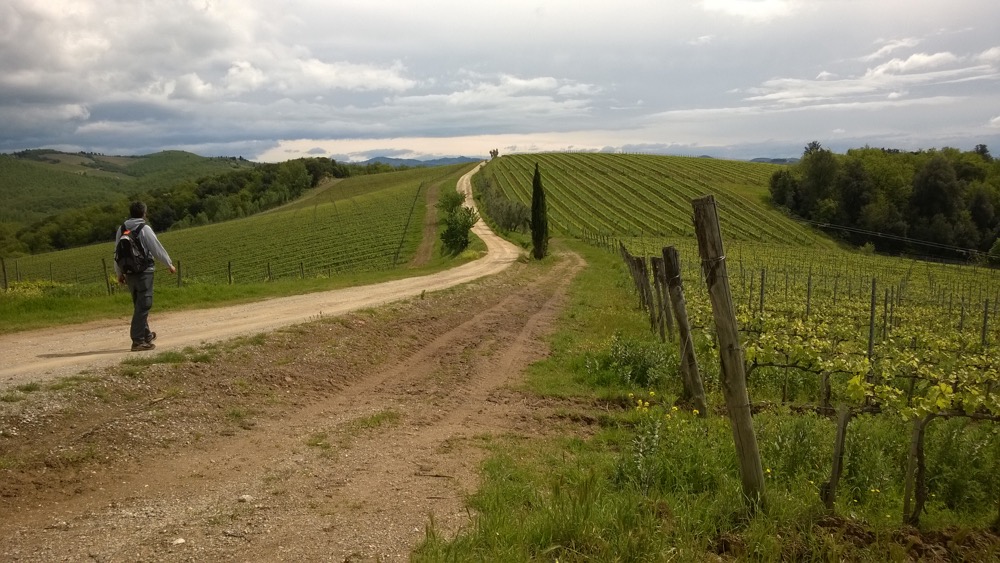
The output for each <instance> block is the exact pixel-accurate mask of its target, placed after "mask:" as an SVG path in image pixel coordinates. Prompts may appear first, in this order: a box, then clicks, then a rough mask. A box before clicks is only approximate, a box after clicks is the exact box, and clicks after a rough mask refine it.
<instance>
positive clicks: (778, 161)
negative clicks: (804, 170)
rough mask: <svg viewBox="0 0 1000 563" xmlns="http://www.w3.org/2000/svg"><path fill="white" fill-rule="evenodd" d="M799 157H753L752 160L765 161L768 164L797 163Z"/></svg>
mask: <svg viewBox="0 0 1000 563" xmlns="http://www.w3.org/2000/svg"><path fill="white" fill-rule="evenodd" d="M798 161H799V159H798V157H793V158H753V159H750V162H764V163H767V164H795V163H796V162H798Z"/></svg>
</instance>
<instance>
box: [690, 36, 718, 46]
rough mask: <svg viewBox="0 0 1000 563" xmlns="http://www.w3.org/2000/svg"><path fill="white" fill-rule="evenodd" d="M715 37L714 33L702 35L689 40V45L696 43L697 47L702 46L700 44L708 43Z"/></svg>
mask: <svg viewBox="0 0 1000 563" xmlns="http://www.w3.org/2000/svg"><path fill="white" fill-rule="evenodd" d="M714 39H715V36H714V35H702V36H700V37H696V38H694V39H692V40H690V41H688V45H694V46H696V47H697V46H700V45H708V44H709V43H711V42H712V41H713V40H714Z"/></svg>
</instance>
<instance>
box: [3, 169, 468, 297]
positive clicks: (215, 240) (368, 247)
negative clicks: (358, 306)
mask: <svg viewBox="0 0 1000 563" xmlns="http://www.w3.org/2000/svg"><path fill="white" fill-rule="evenodd" d="M469 168H470V166H469V165H453V166H441V167H434V168H415V169H411V170H405V171H400V172H392V173H385V174H378V175H374V176H356V177H351V178H348V179H345V180H340V181H328V182H327V183H324V184H322V185H321V186H320V187H318V188H316V189H314V190H312V191H311V192H309V193H307V194H306V195H305V196H304V197H302V198H301V199H299V200H298V201H296V202H293V203H292V204H289V205H286V206H283V207H282V208H279V209H274V210H272V211H270V212H266V213H260V214H257V215H254V216H251V217H247V218H244V219H237V220H233V221H227V222H224V223H218V224H213V225H206V226H202V227H193V228H188V229H180V230H176V231H169V232H166V233H157V235H158V237H159V238H160V241H161V242H162V243H163V245H164V246H165V247H166V249H167V251H168V252H169V253H170V255H171V258H173V259H174V260H175V261H179V262H180V263H181V267H182V274H183V277H184V279H186V280H189V281H192V282H196V281H203V282H207V283H222V284H225V283H228V280H229V275H230V272H231V275H232V278H233V280H234V282H236V283H240V282H254V281H258V282H259V281H264V280H265V279H278V278H288V277H296V276H302V275H305V276H308V277H315V276H318V275H333V274H336V273H342V272H360V271H371V270H387V269H392V268H395V267H400V266H402V265H405V264H406V263H407V262H408V261H409V259H410V258H411V257H412V256H413V254H414V253H415V252H416V249H417V246H418V245H419V244H420V240H421V234H422V228H423V220H424V215H425V213H426V205H425V197H424V196H425V195H426V192H427V189H428V188H429V186H431V185H432V184H439V185H440V186H450V187H451V188H452V189H454V186H455V184H456V183H457V181H458V178H459V176H460V175H461V174H462V173H464V172H466V171H468V170H469ZM112 246H113V245H112V244H111V241H110V240H109V241H108V242H107V243H106V244H97V245H91V246H86V247H82V248H74V249H69V250H63V251H58V252H49V253H44V254H37V255H33V256H25V257H21V258H18V259H16V260H8V261H7V262H6V270H7V278H8V281H9V282H13V281H15V280H18V279H20V280H43V281H44V280H48V281H52V282H59V283H68V284H85V283H89V284H98V285H101V286H103V285H104V283H105V281H104V280H105V267H106V268H107V270H108V271H109V272H111V268H112V265H111V259H112V252H113V248H112ZM102 261H103V262H102ZM157 272H158V273H157V276H169V275H170V274H169V273H167V272H166V270H165V269H163V268H160V269H158V270H157Z"/></svg>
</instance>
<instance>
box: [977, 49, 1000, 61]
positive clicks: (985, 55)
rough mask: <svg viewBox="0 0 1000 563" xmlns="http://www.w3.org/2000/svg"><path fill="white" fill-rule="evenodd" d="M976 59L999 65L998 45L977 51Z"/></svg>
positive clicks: (999, 50) (999, 52)
mask: <svg viewBox="0 0 1000 563" xmlns="http://www.w3.org/2000/svg"><path fill="white" fill-rule="evenodd" d="M976 60H978V61H980V62H984V63H987V64H991V65H1000V47H991V48H989V49H987V50H985V51H983V52H982V53H979V55H978V56H977V57H976Z"/></svg>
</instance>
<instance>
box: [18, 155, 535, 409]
mask: <svg viewBox="0 0 1000 563" xmlns="http://www.w3.org/2000/svg"><path fill="white" fill-rule="evenodd" d="M481 166H482V164H480V166H479V167H476V168H475V169H473V170H472V171H470V172H469V173H468V174H465V175H464V176H462V177H461V178H460V179H459V181H458V190H459V191H461V192H464V193H465V194H466V205H469V206H473V207H474V206H475V204H474V203H473V201H472V182H471V178H472V175H473V174H475V172H476V171H477V170H479V168H480V167H481ZM472 231H473V232H474V233H475V234H476V235H477V236H479V238H481V239H482V240H483V241H484V242H485V243H486V247H487V254H486V255H485V256H484V257H482V258H480V259H478V260H475V261H474V262H469V263H466V264H463V265H461V266H458V267H456V268H452V269H450V270H446V271H443V272H438V273H435V274H429V275H425V276H417V277H412V278H406V279H401V280H394V281H389V282H384V283H378V284H374V285H366V286H358V287H349V288H343V289H337V290H332V291H324V292H317V293H309V294H305V295H294V296H290V297H279V298H272V299H265V300H263V301H258V302H254V303H246V304H242V305H233V306H227V307H216V308H212V309H200V310H194V311H175V312H166V313H157V312H156V311H155V310H154V311H153V315H152V324H153V326H154V328H155V329H156V331H157V333H158V335H159V338H158V339H157V341H156V345H157V351H169V350H180V349H183V348H185V347H188V346H198V345H201V344H204V343H210V342H217V341H220V340H227V339H230V338H233V337H237V336H243V335H248V334H257V333H260V332H266V331H270V330H274V329H277V328H280V327H284V326H289V325H293V324H299V323H302V322H306V321H309V320H311V319H316V318H318V317H320V316H336V315H341V314H344V313H347V312H350V311H355V310H358V309H365V308H369V307H375V306H378V305H382V304H384V303H388V302H391V301H397V300H400V299H406V298H409V297H413V296H416V295H420V293H421V292H424V291H428V292H430V291H438V290H441V289H445V288H449V287H452V286H455V285H459V284H462V283H466V282H469V281H472V280H475V279H478V278H481V277H483V276H488V275H491V274H495V273H498V272H500V271H502V270H504V269H505V268H507V267H508V266H509V265H510V264H512V263H513V262H514V261H515V260H517V257H518V255H519V254H520V249H518V247H517V246H514V245H513V244H511V243H509V242H507V241H505V240H504V239H502V238H500V237H499V236H497V235H496V234H494V233H493V231H491V230H490V228H489V227H488V226H487V225H486V224H485V223H484V222H483V221H482V220H480V221H479V222H477V223H476V225H475V226H473V228H472ZM129 342H130V341H129V336H128V320H127V318H125V319H116V320H103V321H95V322H92V323H85V324H78V325H70V326H62V327H56V328H51V329H44V330H35V331H28V332H20V333H15V334H9V335H3V336H0V354H2V357H3V362H2V365H0V390H2V389H4V388H8V387H12V386H16V385H20V384H24V383H29V382H34V381H44V380H48V379H54V378H57V377H61V376H67V375H74V374H77V373H79V372H80V371H82V370H85V369H88V368H93V367H99V366H105V365H111V364H114V363H117V362H120V361H121V360H122V359H124V358H125V357H127V356H129V355H132V352H130V351H129V346H128V345H129Z"/></svg>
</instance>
